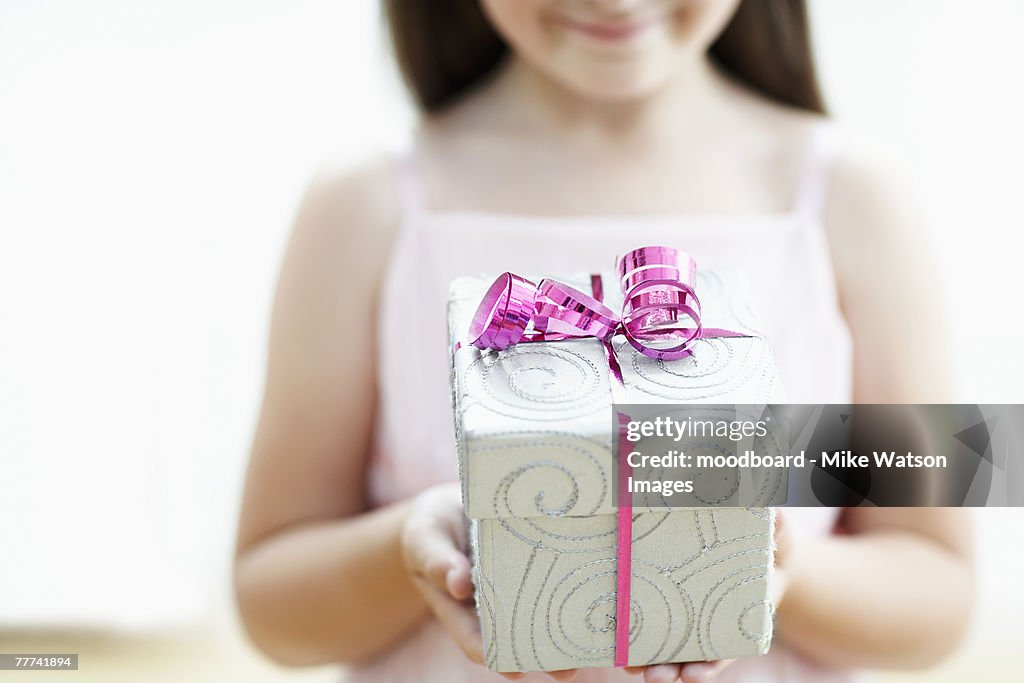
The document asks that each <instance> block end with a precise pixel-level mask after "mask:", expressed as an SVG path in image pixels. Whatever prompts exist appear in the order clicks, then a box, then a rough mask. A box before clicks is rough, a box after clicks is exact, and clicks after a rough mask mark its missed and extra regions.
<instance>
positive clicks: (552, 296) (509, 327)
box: [469, 247, 739, 360]
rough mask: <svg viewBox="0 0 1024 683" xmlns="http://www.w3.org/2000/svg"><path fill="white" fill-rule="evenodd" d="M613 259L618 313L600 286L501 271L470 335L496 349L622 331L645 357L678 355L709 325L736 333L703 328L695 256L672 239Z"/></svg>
mask: <svg viewBox="0 0 1024 683" xmlns="http://www.w3.org/2000/svg"><path fill="white" fill-rule="evenodd" d="M615 267H616V271H617V273H618V277H619V286H620V288H621V290H622V295H623V304H622V311H621V314H616V313H615V312H614V311H612V309H610V308H609V307H608V306H606V305H605V304H603V303H602V302H601V301H599V298H600V291H595V296H589V295H587V294H584V293H583V292H581V291H579V290H577V289H575V288H573V287H570V286H569V285H567V284H564V283H562V282H558V281H556V280H551V279H547V278H546V279H543V280H541V281H540V284H534V283H533V282H531V281H529V280H527V279H526V278H523V277H520V276H518V275H514V274H512V273H503V274H501V275H500V276H499V277H498V279H497V280H495V281H494V284H492V285H491V287H490V289H488V290H487V293H486V294H485V295H484V298H483V300H482V301H481V302H480V306H479V308H477V311H476V315H474V316H473V321H472V323H471V325H470V328H469V336H470V339H471V340H472V341H471V342H470V343H471V344H472V345H473V346H475V347H477V348H480V349H495V350H499V351H500V350H503V349H507V348H509V347H510V346H513V345H515V344H518V343H519V342H521V341H542V340H547V341H551V340H559V339H572V338H586V337H589V338H596V339H598V340H600V341H602V342H605V343H607V342H609V341H611V338H612V337H613V336H614V335H616V334H622V335H623V336H625V338H626V340H627V341H628V342H629V343H630V344H631V345H632V346H633V348H635V349H636V350H637V351H639V352H640V353H642V354H644V355H645V356H648V357H649V358H654V359H658V360H677V359H679V358H685V357H686V356H689V355H691V354H692V353H693V344H694V342H696V341H697V340H698V339H700V338H701V337H702V336H707V334H706V333H708V332H713V333H714V336H739V335H737V333H734V332H729V331H727V330H718V329H715V330H705V329H704V327H703V325H702V324H701V309H700V300H699V299H697V292H696V290H695V285H696V277H697V264H696V262H695V261H694V260H693V258H692V257H691V256H690V255H689V254H687V253H685V252H682V251H679V250H678V249H673V248H672V247H640V248H639V249H634V250H632V251H630V252H628V253H626V254H624V255H622V256H620V257H619V258H618V259H616V264H615ZM595 286H597V285H595Z"/></svg>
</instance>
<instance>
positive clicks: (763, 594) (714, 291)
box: [448, 270, 781, 672]
mask: <svg viewBox="0 0 1024 683" xmlns="http://www.w3.org/2000/svg"><path fill="white" fill-rule="evenodd" d="M559 275H562V274H559ZM559 280H560V282H563V283H567V284H569V285H571V286H572V287H573V288H575V289H577V290H580V291H591V290H592V289H593V291H594V292H595V293H598V292H601V293H602V294H604V295H605V299H604V300H605V302H606V303H607V305H608V307H609V308H612V309H617V308H618V307H621V305H622V300H623V297H622V293H621V292H620V289H619V283H620V274H615V273H604V274H602V275H600V276H592V275H589V274H580V275H577V276H575V277H569V278H564V277H562V278H559ZM493 281H494V278H493V276H492V277H466V278H459V279H457V280H455V281H454V282H453V283H452V284H451V288H450V295H449V302H448V321H449V333H450V337H451V341H452V349H453V352H452V357H451V362H452V364H451V368H452V395H453V408H454V420H455V431H456V442H457V445H458V458H459V472H460V481H461V485H462V492H463V503H464V506H465V510H466V514H467V516H468V517H469V518H470V524H469V533H470V545H471V549H472V563H473V573H472V576H473V583H474V587H475V598H476V605H477V610H478V614H479V617H480V626H481V631H482V633H483V644H484V655H485V663H486V664H487V666H488V667H489V668H491V669H492V670H495V671H501V672H521V671H534V670H547V671H551V670H557V669H566V668H578V667H610V666H615V665H630V666H638V665H646V664H655V663H661V662H682V661H699V660H712V659H723V658H733V657H742V656H750V655H758V654H764V653H765V652H766V651H767V650H768V647H769V645H770V642H771V632H772V616H773V608H772V605H771V602H770V600H769V591H768V583H769V575H770V574H771V567H772V551H773V545H772V542H773V541H772V528H773V520H772V512H771V510H770V508H767V507H753V508H724V507H692V508H687V507H674V508H670V509H669V508H661V509H652V508H636V509H627V510H625V517H623V510H622V509H621V508H620V507H619V506H618V505H617V503H618V502H621V501H620V500H619V499H618V498H617V492H616V484H615V477H614V475H615V472H614V469H615V464H614V463H615V458H614V457H613V455H612V454H613V451H614V448H615V443H614V441H615V439H616V437H615V436H614V435H613V432H612V429H610V425H611V424H612V409H613V393H614V394H615V398H616V400H615V401H614V403H615V404H616V405H617V404H621V403H623V402H627V403H633V404H648V403H650V404H672V403H674V404H712V403H714V404H748V405H758V404H768V403H775V402H780V401H781V387H780V385H779V382H778V378H777V373H776V369H775V364H774V359H773V355H772V351H771V347H770V345H769V344H768V342H767V340H765V339H764V337H763V336H762V335H760V334H759V333H758V325H757V320H756V317H755V316H754V314H753V312H752V310H751V306H750V297H749V296H748V291H747V285H746V282H745V279H744V278H743V276H742V274H741V273H735V272H711V271H705V270H702V271H700V272H699V273H696V275H695V280H694V285H695V289H696V291H697V292H698V293H699V296H700V304H701V311H702V323H703V326H704V328H705V329H724V330H730V331H732V332H733V333H734V334H731V335H723V336H716V335H714V334H710V335H704V336H701V337H700V338H697V339H695V340H694V342H693V344H692V348H691V350H690V352H689V354H688V355H686V356H685V357H682V358H678V359H671V360H665V359H659V358H652V357H650V356H649V355H645V353H643V352H641V350H638V349H637V348H635V347H634V345H632V344H631V343H630V342H629V341H628V340H627V339H626V338H624V336H623V335H622V334H616V335H615V336H612V337H610V338H607V339H606V340H605V341H602V340H601V339H598V338H578V339H564V340H542V341H541V340H529V343H526V342H525V341H524V342H523V343H517V344H514V345H511V346H509V347H508V348H504V349H502V350H494V349H480V348H477V347H475V346H473V345H471V344H470V343H469V341H470V336H471V335H470V328H471V326H472V325H473V318H474V314H475V313H476V311H477V308H478V305H479V304H480V302H481V299H482V298H483V297H484V296H485V294H486V293H487V291H488V288H489V286H490V285H491V283H492V282H493ZM476 332H479V330H476ZM605 342H607V344H606V343H605ZM609 349H610V350H611V351H612V352H613V358H614V362H615V364H616V365H617V367H616V368H615V370H614V373H615V374H616V376H617V379H616V378H613V377H612V376H611V373H612V372H613V370H612V369H611V366H610V363H609V354H608V351H609ZM616 387H617V389H616ZM762 488H763V485H762ZM776 488H777V486H776ZM624 525H628V527H629V530H628V531H629V533H628V535H627V536H623V535H622V532H623V526H624ZM624 538H625V539H627V540H625V541H624V540H623V539H624ZM623 544H625V545H626V546H628V552H625V553H624V550H626V548H624V547H623ZM624 558H625V559H624ZM623 567H628V568H629V569H628V573H627V574H626V575H624V573H623ZM624 580H625V581H626V582H625V583H623V581H624ZM624 595H627V596H628V598H626V599H623V596H624Z"/></svg>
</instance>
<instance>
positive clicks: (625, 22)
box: [554, 16, 664, 42]
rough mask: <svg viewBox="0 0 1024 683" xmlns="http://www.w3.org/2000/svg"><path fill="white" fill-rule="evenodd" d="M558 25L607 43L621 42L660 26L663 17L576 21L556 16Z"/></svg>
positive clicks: (571, 18)
mask: <svg viewBox="0 0 1024 683" xmlns="http://www.w3.org/2000/svg"><path fill="white" fill-rule="evenodd" d="M554 20H555V22H556V23H558V24H559V25H561V26H562V27H564V28H567V29H569V30H572V31H576V32H578V33H582V34H583V35H585V36H588V37H590V38H594V39H596V40H601V41H607V42H620V41H626V40H629V39H631V38H635V37H637V36H639V35H641V34H643V33H646V32H647V31H648V30H650V29H652V28H654V27H655V26H657V25H658V24H660V23H661V22H662V21H663V20H664V17H663V16H654V17H643V18H629V19H602V20H589V19H576V18H573V17H566V16H556V17H554Z"/></svg>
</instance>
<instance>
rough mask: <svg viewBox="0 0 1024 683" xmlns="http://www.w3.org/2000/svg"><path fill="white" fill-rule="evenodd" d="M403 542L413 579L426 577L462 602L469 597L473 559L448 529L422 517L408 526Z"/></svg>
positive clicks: (432, 518) (434, 520)
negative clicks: (470, 563) (460, 546)
mask: <svg viewBox="0 0 1024 683" xmlns="http://www.w3.org/2000/svg"><path fill="white" fill-rule="evenodd" d="M402 541H403V542H402V549H403V554H404V559H405V563H406V566H407V567H408V569H409V571H410V573H411V574H412V575H413V576H420V577H423V578H425V579H426V580H427V581H429V582H430V584H431V585H432V586H434V587H435V588H438V589H440V590H442V591H446V592H451V593H452V595H454V596H456V597H458V598H459V599H464V598H466V597H468V594H467V593H466V589H467V584H468V583H469V559H468V558H467V557H466V555H465V554H464V553H463V552H462V550H460V549H459V546H458V545H457V540H456V539H455V538H454V537H453V534H452V533H451V531H450V530H449V529H448V528H447V526H446V525H444V524H441V523H439V522H438V521H437V520H436V518H434V516H433V515H431V514H429V513H422V514H420V515H418V516H417V517H416V518H411V519H410V520H409V521H408V522H407V523H406V526H405V529H404V531H403V539H402ZM469 591H470V592H472V587H471V586H469Z"/></svg>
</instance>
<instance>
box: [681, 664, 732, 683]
mask: <svg viewBox="0 0 1024 683" xmlns="http://www.w3.org/2000/svg"><path fill="white" fill-rule="evenodd" d="M734 661H735V660H732V659H719V660H718V661H715V662H687V663H686V664H683V666H682V670H681V671H680V678H681V680H682V681H683V683H705V682H706V681H710V680H711V679H713V678H714V677H715V676H717V675H718V674H720V673H722V669H724V668H725V667H727V666H729V665H730V664H732V663H733V662H734Z"/></svg>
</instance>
